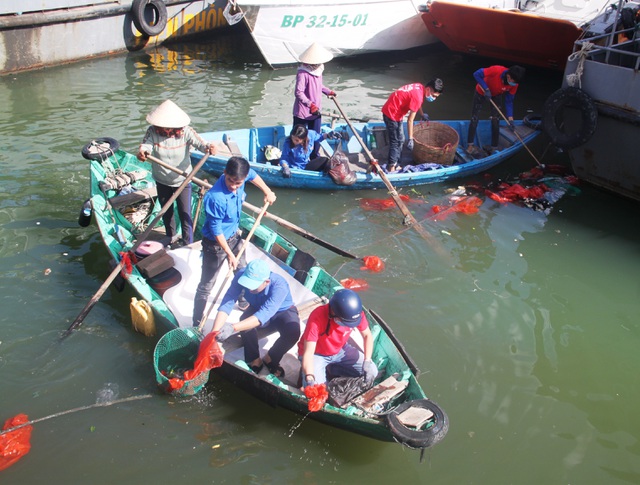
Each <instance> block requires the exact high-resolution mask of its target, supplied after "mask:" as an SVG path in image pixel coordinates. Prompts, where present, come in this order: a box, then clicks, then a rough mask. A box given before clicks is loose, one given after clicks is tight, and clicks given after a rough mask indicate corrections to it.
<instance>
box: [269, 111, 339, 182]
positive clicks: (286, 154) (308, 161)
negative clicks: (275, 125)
mask: <svg viewBox="0 0 640 485" xmlns="http://www.w3.org/2000/svg"><path fill="white" fill-rule="evenodd" d="M325 138H329V139H332V140H339V139H340V138H341V135H340V133H338V132H337V131H331V132H329V133H319V132H317V131H315V130H309V129H307V127H306V126H305V125H302V124H300V125H295V126H294V127H293V128H292V129H291V133H290V134H289V136H288V137H287V139H286V140H285V141H284V145H283V146H282V155H281V156H280V166H281V167H282V176H283V177H284V178H289V177H291V168H299V169H301V170H312V171H314V172H325V173H326V172H328V171H329V168H330V167H329V158H328V157H315V158H313V151H314V146H315V145H316V144H318V143H320V142H321V141H322V140H324V139H325Z"/></svg>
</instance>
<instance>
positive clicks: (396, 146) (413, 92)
mask: <svg viewBox="0 0 640 485" xmlns="http://www.w3.org/2000/svg"><path fill="white" fill-rule="evenodd" d="M443 87H444V83H443V82H442V79H439V78H435V79H432V80H431V81H429V82H428V83H427V84H421V83H414V84H407V85H405V86H402V87H401V88H399V89H397V90H396V91H394V92H393V93H391V95H390V96H389V98H388V99H387V102H386V103H385V104H384V106H382V119H383V120H384V124H385V126H386V127H387V134H388V136H389V161H388V163H387V172H395V171H396V170H398V169H399V168H401V167H400V155H401V154H402V143H403V142H404V130H403V126H402V120H403V118H404V117H405V115H407V114H408V115H409V116H408V118H407V135H408V138H409V139H408V140H407V148H408V149H409V150H413V143H414V141H413V122H414V120H415V119H416V117H417V118H418V119H419V120H420V121H427V122H428V121H429V115H428V114H427V113H425V112H424V111H423V110H422V104H423V103H424V101H425V100H427V101H428V102H433V101H435V100H436V99H437V98H438V96H440V95H441V94H442V89H443Z"/></svg>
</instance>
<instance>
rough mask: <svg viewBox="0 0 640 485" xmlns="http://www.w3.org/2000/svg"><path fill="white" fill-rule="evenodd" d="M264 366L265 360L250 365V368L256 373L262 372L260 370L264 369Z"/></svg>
mask: <svg viewBox="0 0 640 485" xmlns="http://www.w3.org/2000/svg"><path fill="white" fill-rule="evenodd" d="M263 367H264V362H262V363H261V364H260V365H250V366H249V369H251V370H252V371H253V372H255V373H256V374H260V371H261V370H262V368H263Z"/></svg>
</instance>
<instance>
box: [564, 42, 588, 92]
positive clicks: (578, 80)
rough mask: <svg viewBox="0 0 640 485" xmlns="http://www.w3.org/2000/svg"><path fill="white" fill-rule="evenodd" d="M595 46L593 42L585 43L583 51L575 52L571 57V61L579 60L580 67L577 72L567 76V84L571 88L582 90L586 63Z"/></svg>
mask: <svg viewBox="0 0 640 485" xmlns="http://www.w3.org/2000/svg"><path fill="white" fill-rule="evenodd" d="M594 46H595V44H594V43H592V42H584V43H583V44H582V49H580V50H579V51H576V52H574V53H573V54H571V55H570V56H569V61H575V60H576V59H578V58H579V61H578V67H577V68H576V72H574V73H572V74H568V75H567V84H569V86H571V87H576V85H577V86H578V88H580V89H582V73H583V72H584V61H585V60H586V59H587V56H588V55H589V51H590V50H591V49H593V47H594Z"/></svg>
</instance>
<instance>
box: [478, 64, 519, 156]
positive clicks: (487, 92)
mask: <svg viewBox="0 0 640 485" xmlns="http://www.w3.org/2000/svg"><path fill="white" fill-rule="evenodd" d="M524 73H525V69H524V67H520V66H511V67H510V68H506V67H504V66H491V67H484V68H480V69H478V70H477V71H476V72H474V73H473V77H474V78H475V80H476V81H477V84H476V89H475V91H474V93H473V105H472V107H471V122H470V123H469V132H468V135H467V153H469V154H470V155H480V153H481V151H480V148H479V147H477V146H476V145H475V144H474V140H475V137H476V130H477V128H478V115H479V114H480V111H481V110H482V107H483V106H484V103H485V100H486V101H487V102H488V103H489V104H490V105H491V117H490V120H491V153H494V152H495V151H497V150H498V139H499V136H500V117H499V115H500V114H499V112H498V110H497V108H496V106H494V105H493V104H492V103H491V100H493V99H494V98H498V97H500V99H498V103H496V105H500V104H502V99H503V95H504V105H505V108H506V109H505V111H506V114H507V119H508V120H509V128H510V129H511V131H515V125H514V124H513V99H514V96H515V94H516V91H517V90H518V84H519V83H520V81H522V78H524ZM494 103H495V101H494Z"/></svg>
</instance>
